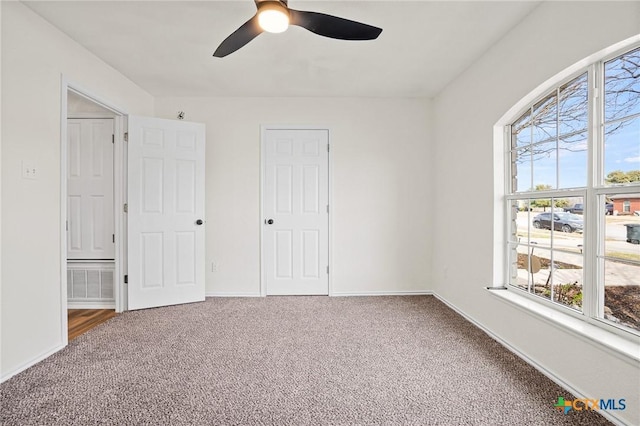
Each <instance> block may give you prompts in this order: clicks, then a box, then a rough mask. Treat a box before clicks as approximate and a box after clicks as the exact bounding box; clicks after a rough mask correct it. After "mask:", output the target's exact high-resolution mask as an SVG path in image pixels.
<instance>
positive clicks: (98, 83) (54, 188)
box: [0, 2, 153, 378]
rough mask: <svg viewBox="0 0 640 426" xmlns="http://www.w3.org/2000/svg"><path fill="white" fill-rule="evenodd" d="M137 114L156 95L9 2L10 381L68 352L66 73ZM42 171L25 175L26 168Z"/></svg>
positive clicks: (5, 291) (5, 131)
mask: <svg viewBox="0 0 640 426" xmlns="http://www.w3.org/2000/svg"><path fill="white" fill-rule="evenodd" d="M63 74H64V75H65V76H66V77H67V78H68V79H69V80H70V81H72V82H74V83H76V84H78V85H80V86H82V87H84V88H86V89H87V90H90V91H91V92H92V93H93V94H96V95H99V96H101V97H102V98H103V99H106V100H109V101H110V102H112V103H113V104H114V105H117V106H119V107H121V108H122V109H124V110H126V111H127V112H130V113H136V114H147V115H150V114H151V113H152V112H153V98H152V97H151V96H150V95H149V94H148V93H146V92H144V91H143V90H142V89H140V88H139V87H138V86H136V85H134V84H133V83H132V82H131V81H129V80H127V79H126V78H124V77H123V76H122V75H121V74H119V73H118V72H116V71H115V70H113V69H112V68H110V67H109V66H107V65H106V64H105V63H103V62H102V61H100V60H99V59H98V58H96V57H95V56H93V55H92V54H90V53H89V52H88V51H86V50H85V49H84V48H82V47H81V46H79V45H78V44H76V43H75V42H73V41H72V40H71V39H69V38H68V37H67V36H66V35H64V34H63V33H61V32H60V31H58V30H56V29H55V28H53V27H52V26H51V25H49V24H48V23H47V22H45V21H44V20H43V19H42V18H40V17H38V16H37V15H35V14H34V13H32V12H31V11H30V10H29V9H27V8H26V7H25V6H23V5H22V4H21V3H18V2H2V293H1V294H2V296H1V300H2V313H1V321H2V326H1V343H2V348H1V359H0V361H1V370H0V375H1V377H2V378H6V377H8V376H10V375H11V374H13V373H15V372H16V371H18V370H20V369H21V368H23V367H24V366H27V365H29V364H31V363H33V362H34V361H36V360H38V359H40V358H41V357H43V356H45V355H46V354H48V353H51V352H53V351H55V350H57V349H59V348H60V347H61V345H62V344H63V342H64V338H65V337H64V336H65V335H66V333H67V330H62V329H61V319H62V315H66V312H61V294H60V284H61V277H60V275H61V274H60V255H61V250H60V249H61V241H60V223H61V221H60V117H61V116H60V105H61V103H60V102H61V99H60V98H61V94H60V93H61V75H63ZM25 160H26V161H29V162H31V163H33V164H34V165H36V166H37V169H38V173H39V177H38V179H36V180H27V179H22V178H21V162H22V161H25Z"/></svg>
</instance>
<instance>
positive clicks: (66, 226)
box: [64, 220, 69, 231]
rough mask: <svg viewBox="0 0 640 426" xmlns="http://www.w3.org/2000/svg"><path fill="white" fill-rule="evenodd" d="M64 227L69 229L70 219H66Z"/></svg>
mask: <svg viewBox="0 0 640 426" xmlns="http://www.w3.org/2000/svg"><path fill="white" fill-rule="evenodd" d="M64 227H65V228H66V230H67V231H68V230H69V221H68V220H65V221H64Z"/></svg>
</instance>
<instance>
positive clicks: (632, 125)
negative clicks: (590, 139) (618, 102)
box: [604, 117, 640, 184]
mask: <svg viewBox="0 0 640 426" xmlns="http://www.w3.org/2000/svg"><path fill="white" fill-rule="evenodd" d="M604 174H605V183H607V184H624V183H629V182H640V117H636V118H633V119H630V120H625V121H619V122H616V123H612V124H609V125H606V126H605V144H604Z"/></svg>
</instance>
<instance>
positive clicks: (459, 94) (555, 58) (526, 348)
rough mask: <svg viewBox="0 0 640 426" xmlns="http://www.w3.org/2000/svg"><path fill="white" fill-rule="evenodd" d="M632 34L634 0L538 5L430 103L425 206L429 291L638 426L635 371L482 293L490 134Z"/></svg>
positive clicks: (637, 27)
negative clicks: (429, 222) (528, 101)
mask: <svg viewBox="0 0 640 426" xmlns="http://www.w3.org/2000/svg"><path fill="white" fill-rule="evenodd" d="M638 32H640V3H638V2H621V3H614V2H606V4H605V3H604V2H581V3H576V2H566V3H558V2H547V3H543V4H542V5H541V6H540V7H538V8H537V9H535V10H534V11H533V12H532V13H531V14H530V15H529V16H528V17H527V18H526V19H525V20H524V21H523V22H522V23H521V24H519V25H518V26H517V27H516V28H514V29H513V30H512V31H511V32H510V33H509V34H507V35H506V36H505V38H504V39H502V40H501V41H500V42H499V43H497V44H496V45H494V47H493V48H492V49H490V50H489V51H488V52H487V53H486V54H485V55H483V57H482V58H480V60H479V61H477V62H476V63H475V64H474V65H473V66H472V67H470V68H469V69H468V70H467V71H466V72H465V73H464V74H462V75H461V76H459V77H458V78H457V79H456V80H455V81H454V82H453V83H452V84H450V85H449V86H448V87H447V88H446V89H445V90H444V91H443V92H442V93H441V94H440V95H439V96H438V97H437V99H435V101H434V122H435V149H434V151H435V152H434V158H435V159H436V161H434V162H433V166H434V174H435V187H436V190H435V193H434V198H435V199H437V200H438V205H440V206H447V207H446V208H443V209H442V208H441V209H434V212H435V219H434V224H433V226H432V229H433V230H434V234H435V235H434V244H435V246H434V249H433V263H432V265H433V278H434V290H435V291H436V292H437V294H438V295H440V296H441V297H442V298H443V299H445V300H446V301H448V302H449V303H451V304H452V305H453V306H455V307H456V308H458V309H459V310H461V311H462V312H464V313H465V314H466V315H468V316H469V317H471V318H473V319H474V320H475V321H477V322H478V323H479V324H481V325H482V326H484V327H486V328H487V329H489V330H491V331H492V332H493V333H495V334H496V335H497V336H499V337H500V338H502V339H504V340H505V341H506V342H507V343H509V344H510V345H512V346H513V347H514V348H516V349H517V350H520V351H521V352H523V353H525V354H526V355H527V356H528V357H530V359H531V360H533V361H534V362H536V363H538V364H539V365H541V366H543V367H544V368H546V369H547V370H548V371H549V372H551V373H552V374H554V375H555V376H556V377H558V378H560V379H561V380H564V381H565V382H566V383H567V384H568V385H570V386H572V387H573V388H574V389H576V390H577V391H579V392H582V393H583V394H585V395H588V396H590V397H592V398H614V397H615V398H626V399H627V404H628V405H627V407H628V408H627V410H626V411H623V412H620V413H618V415H619V416H620V417H621V418H624V419H625V420H626V421H627V422H629V424H640V386H638V383H640V369H639V367H638V364H637V363H634V362H632V361H631V360H628V359H624V357H616V356H614V355H612V354H611V353H610V352H607V351H605V350H603V349H602V347H599V346H598V345H597V344H595V343H590V342H589V341H587V340H581V339H579V338H577V337H576V336H574V335H572V334H569V333H567V332H565V331H564V330H561V329H558V328H555V327H553V326H551V325H549V324H548V323H546V322H544V321H541V320H539V319H537V318H536V317H534V316H532V315H530V314H528V313H526V312H523V311H520V310H517V309H515V308H514V307H512V306H510V305H507V304H505V303H504V302H502V301H500V300H498V299H497V298H496V297H494V296H492V295H491V294H489V292H487V291H486V290H483V286H488V285H493V284H494V283H495V284H504V283H503V282H495V281H494V276H493V265H494V260H495V259H494V258H493V255H492V253H493V238H494V227H493V215H494V200H493V188H494V186H493V172H494V170H493V126H494V125H495V124H496V123H497V121H498V120H499V119H500V118H501V116H502V115H503V114H505V113H506V112H507V111H508V110H509V109H510V108H511V107H512V106H513V105H515V104H516V102H518V101H519V100H520V99H521V98H523V97H524V96H525V95H527V94H528V93H529V92H530V91H532V90H533V89H534V88H536V87H537V86H538V85H540V84H542V83H543V82H544V81H545V80H547V79H549V78H550V77H552V76H554V75H555V74H557V73H558V72H560V71H562V70H564V69H565V68H567V67H568V66H570V65H572V64H574V63H575V62H577V61H579V60H581V59H582V58H585V57H586V56H588V55H590V54H593V53H595V52H597V51H599V50H601V49H603V48H605V47H608V46H610V45H612V44H614V43H617V42H619V41H621V40H624V39H626V38H628V37H631V36H633V35H635V34H637V33H638ZM454 206H455V207H454ZM436 247H437V249H436ZM461 264H462V265H464V267H460V265H461ZM550 404H551V402H550Z"/></svg>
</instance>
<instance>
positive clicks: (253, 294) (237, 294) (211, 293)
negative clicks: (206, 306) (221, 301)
mask: <svg viewBox="0 0 640 426" xmlns="http://www.w3.org/2000/svg"><path fill="white" fill-rule="evenodd" d="M204 297H263V296H262V294H260V293H224V292H223V293H220V292H216V291H212V292H208V293H205V294H204Z"/></svg>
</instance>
